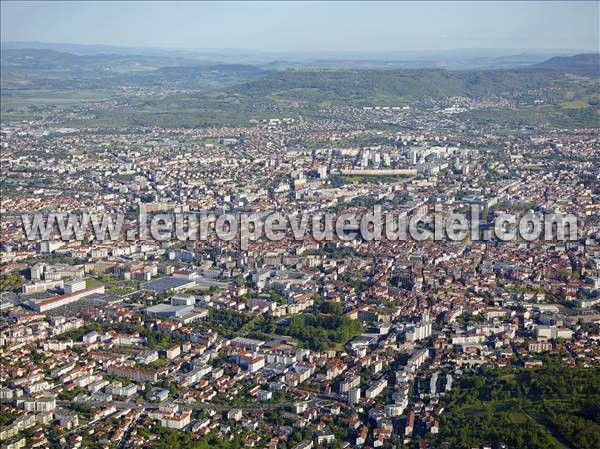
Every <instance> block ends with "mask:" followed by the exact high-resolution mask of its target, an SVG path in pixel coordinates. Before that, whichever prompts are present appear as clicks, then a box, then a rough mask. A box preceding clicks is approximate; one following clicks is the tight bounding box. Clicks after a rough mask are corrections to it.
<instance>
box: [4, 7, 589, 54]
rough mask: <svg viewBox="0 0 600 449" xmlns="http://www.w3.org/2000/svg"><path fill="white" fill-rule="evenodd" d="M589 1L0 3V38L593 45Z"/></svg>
mask: <svg viewBox="0 0 600 449" xmlns="http://www.w3.org/2000/svg"><path fill="white" fill-rule="evenodd" d="M599 11H600V7H599V2H596V1H590V2H561V1H550V2H542V1H533V2H527V1H515V2H433V1H432V2H418V3H417V2H342V1H334V2H272V1H266V2H198V3H196V2H159V1H156V2H141V1H133V2H126V1H123V2H117V1H106V2H65V1H62V2H51V1H44V2H33V1H26V2H18V1H4V0H3V1H2V3H1V11H0V12H1V40H2V41H3V42H6V41H37V42H53V43H73V44H106V45H119V46H128V47H167V48H173V47H176V48H196V49H247V50H260V51H266V52H269V51H271V52H307V51H308V52H316V51H332V52H393V51H424V50H451V49H524V50H533V49H536V50H554V49H569V50H581V51H598V48H599V41H600V34H599V26H600V25H599V24H600V12H599Z"/></svg>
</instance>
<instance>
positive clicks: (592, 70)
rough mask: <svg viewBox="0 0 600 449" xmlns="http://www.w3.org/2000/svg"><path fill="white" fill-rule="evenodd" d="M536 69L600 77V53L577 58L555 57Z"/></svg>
mask: <svg viewBox="0 0 600 449" xmlns="http://www.w3.org/2000/svg"><path fill="white" fill-rule="evenodd" d="M534 67H535V68H539V69H549V70H557V71H559V72H562V73H574V74H576V75H582V76H590V77H599V76H600V53H586V54H581V55H575V56H555V57H554V58H550V59H548V60H547V61H544V62H541V63H539V64H535V65H534Z"/></svg>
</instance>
